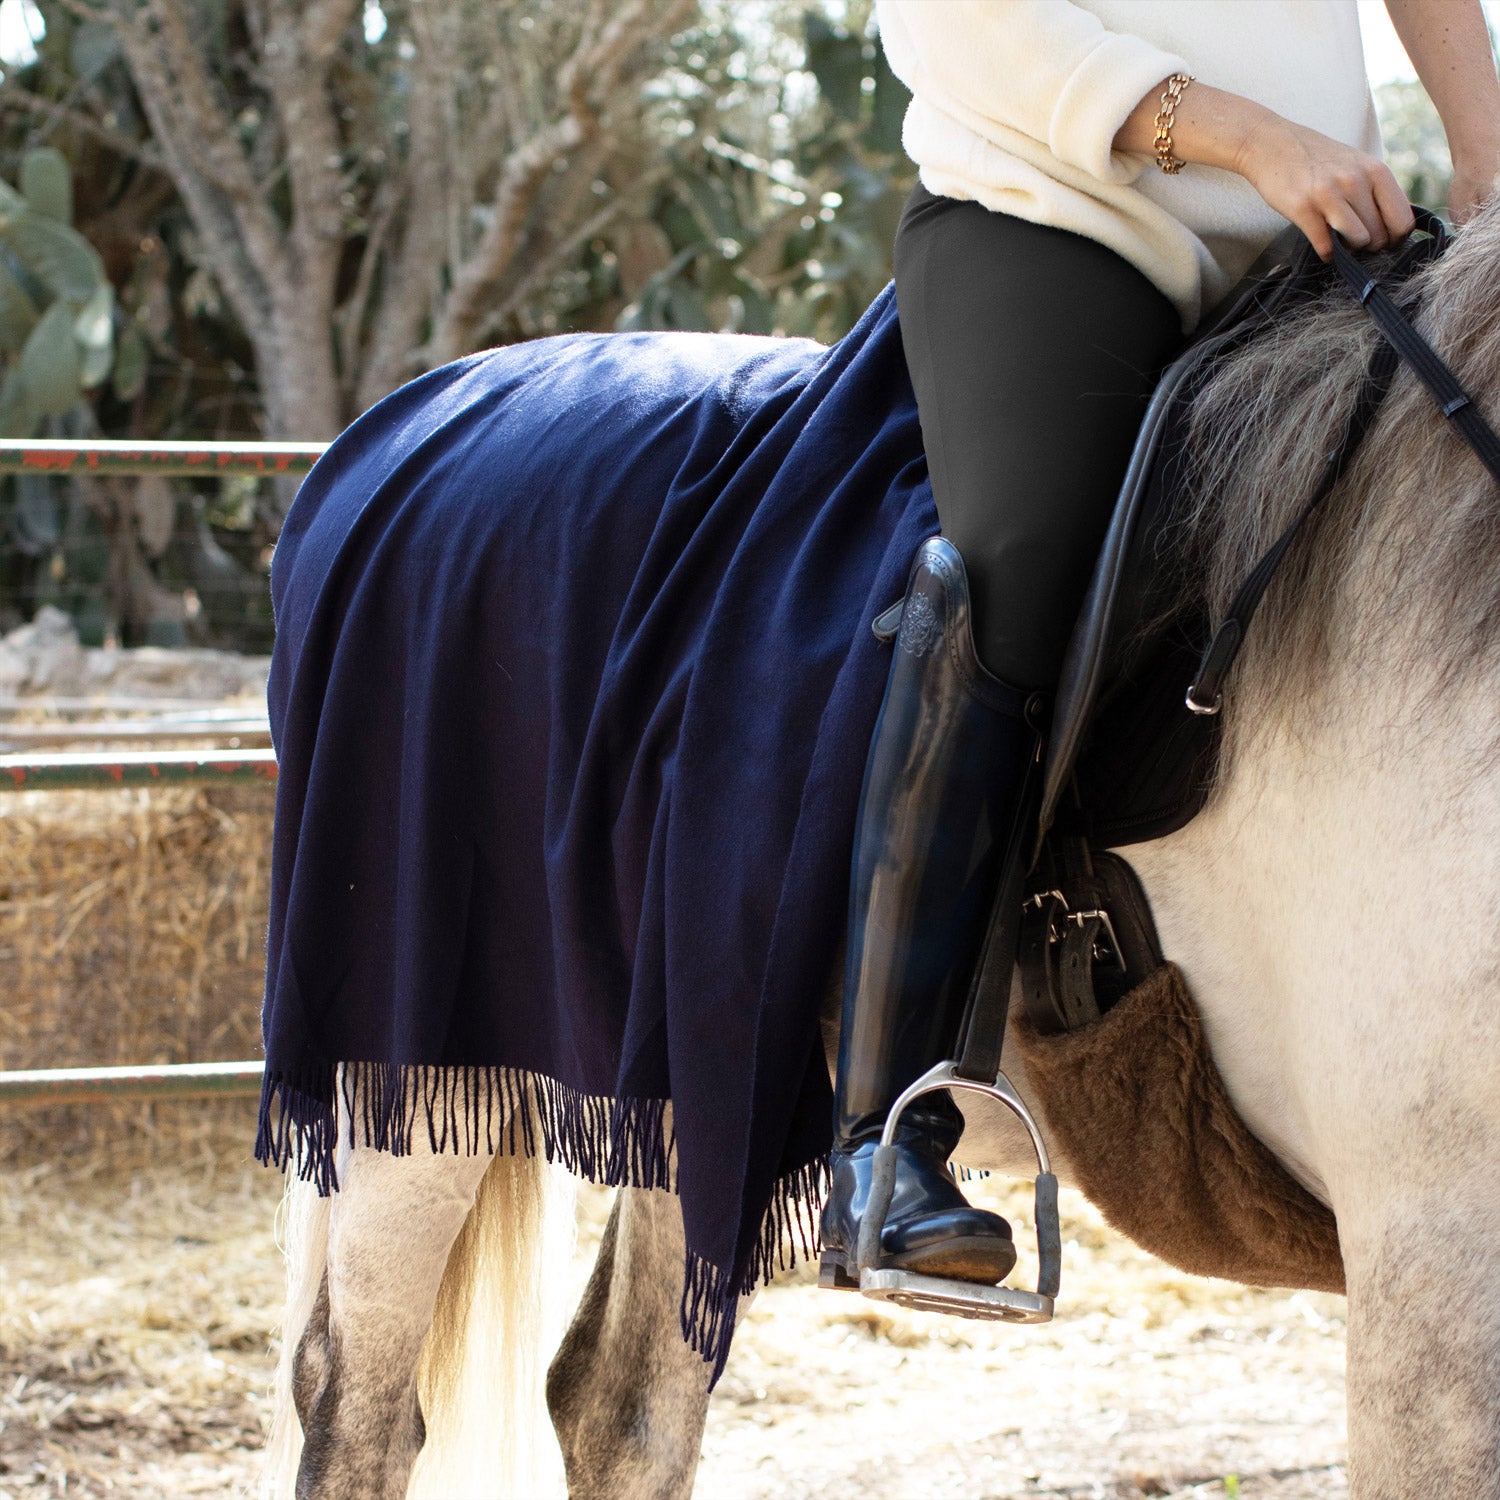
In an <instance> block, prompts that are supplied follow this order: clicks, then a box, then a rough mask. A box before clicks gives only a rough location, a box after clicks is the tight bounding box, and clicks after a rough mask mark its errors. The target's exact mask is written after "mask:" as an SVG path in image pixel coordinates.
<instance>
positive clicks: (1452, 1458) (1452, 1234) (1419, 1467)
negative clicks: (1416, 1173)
mask: <svg viewBox="0 0 1500 1500" xmlns="http://www.w3.org/2000/svg"><path fill="white" fill-rule="evenodd" d="M1430 1165H1436V1164H1435V1163H1434V1164H1430ZM1403 1175H1405V1174H1403ZM1383 1188H1384V1192H1385V1194H1386V1201H1385V1202H1383V1203H1380V1204H1378V1205H1374V1206H1372V1207H1371V1209H1370V1210H1369V1211H1367V1212H1358V1211H1355V1212H1352V1213H1348V1214H1340V1217H1339V1235H1340V1240H1341V1242H1342V1245H1343V1250H1344V1264H1345V1269H1346V1273H1347V1276H1348V1284H1349V1340H1348V1362H1349V1369H1348V1402H1349V1488H1350V1494H1351V1497H1352V1500H1436V1497H1438V1496H1452V1497H1455V1500H1456V1497H1458V1496H1463V1500H1500V1171H1497V1170H1496V1169H1495V1168H1494V1167H1488V1168H1486V1169H1484V1170H1479V1171H1474V1172H1471V1173H1468V1174H1465V1175H1461V1176H1454V1177H1448V1176H1446V1174H1442V1173H1441V1169H1440V1168H1439V1170H1438V1172H1435V1173H1433V1175H1432V1178H1431V1182H1430V1185H1416V1186H1412V1185H1411V1179H1410V1178H1408V1179H1407V1182H1406V1183H1405V1184H1401V1185H1399V1186H1398V1185H1397V1184H1396V1183H1394V1182H1392V1181H1391V1179H1390V1177H1387V1178H1386V1180H1385V1182H1384V1184H1383Z"/></svg>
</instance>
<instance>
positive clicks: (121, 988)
mask: <svg viewBox="0 0 1500 1500" xmlns="http://www.w3.org/2000/svg"><path fill="white" fill-rule="evenodd" d="M272 803H273V795H272V789H271V787H270V786H268V785H256V786H245V787H216V788H188V787H182V788H143V789H139V790H137V789H134V788H128V789H127V788H121V789H118V790H113V789H111V790H79V791H56V792H19V793H7V794H5V795H4V796H3V797H0V1068H7V1069H9V1068H49V1067H70V1066H110V1065H116V1064H129V1063H140V1064H144V1063H178V1062H212V1061H232V1060H237V1059H248V1058H255V1057H258V1056H259V1055H260V1034H259V1009H260V997H261V989H262V983H263V976H264V969H265V932H266V919H267V881H268V876H269V871H270V848H271V846H270V840H271V812H272ZM253 1121H254V1105H253V1101H249V1100H222V1101H220V1100H215V1101H201V1100H200V1101H194V1100H186V1101H179V1102H170V1103H159V1104H120V1105H108V1106H105V1105H87V1106H83V1105H80V1106H72V1107H66V1108H54V1109H38V1108H36V1107H34V1106H24V1107H14V1108H9V1109H6V1110H4V1111H3V1112H0V1162H6V1163H8V1164H12V1165H20V1164H23V1163H25V1162H29V1161H53V1162H56V1161H58V1160H60V1159H62V1158H64V1157H69V1156H76V1155H78V1154H79V1153H86V1152H98V1153H103V1154H104V1155H106V1156H107V1157H109V1158H110V1159H111V1161H112V1162H114V1163H115V1164H116V1165H119V1166H122V1167H124V1166H129V1165H132V1164H134V1163H137V1162H145V1161H149V1160H153V1159H159V1158H160V1157H161V1156H163V1155H164V1154H166V1155H170V1156H172V1157H173V1158H180V1157H181V1156H183V1155H184V1154H187V1155H195V1154H200V1155H217V1156H219V1157H220V1159H221V1160H222V1159H223V1157H224V1155H225V1154H226V1152H227V1154H228V1156H229V1157H230V1158H231V1159H233V1158H234V1157H235V1156H236V1155H238V1156H240V1157H248V1155H249V1149H250V1144H251V1141H252V1139H253Z"/></svg>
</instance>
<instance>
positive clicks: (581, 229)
mask: <svg viewBox="0 0 1500 1500" xmlns="http://www.w3.org/2000/svg"><path fill="white" fill-rule="evenodd" d="M670 176H671V170H670V169H669V168H668V167H665V166H658V167H653V168H652V169H651V170H650V171H648V172H645V173H643V174H642V175H641V176H640V177H638V178H637V179H636V180H635V181H634V182H632V183H631V184H630V185H629V186H628V187H627V188H625V189H624V190H623V191H621V192H620V193H619V194H618V195H617V196H616V197H615V198H614V199H612V200H611V201H610V202H609V203H607V204H605V206H604V207H603V208H601V209H600V210H599V211H598V212H597V213H596V214H594V215H593V216H592V217H591V218H588V219H586V220H584V222H583V223H582V224H580V225H579V226H578V227H577V228H576V229H575V230H574V231H573V232H572V233H571V234H569V235H567V236H566V237H564V238H563V239H560V240H559V241H558V242H557V243H556V244H555V245H553V246H551V247H550V248H549V249H548V250H547V251H546V252H544V253H543V254H541V255H539V256H538V257H537V258H536V260H535V261H533V262H532V263H531V264H529V265H528V266H527V269H526V273H525V275H523V276H521V277H519V278H518V279H517V280H516V282H515V284H514V285H513V286H512V287H511V288H510V289H509V290H508V291H507V292H506V294H505V295H504V297H503V298H502V299H501V301H500V302H499V303H497V304H496V306H495V309H494V311H493V312H492V313H491V314H490V315H489V317H487V318H486V319H485V321H484V323H483V325H482V326H481V328H480V334H481V337H482V338H485V339H488V338H490V337H491V336H493V335H494V334H495V333H496V332H498V331H499V329H501V328H502V327H503V326H504V325H505V323H506V322H507V321H508V320H509V319H510V318H511V317H513V316H515V314H516V313H517V312H519V311H520V309H521V308H522V306H524V304H525V303H526V302H527V300H528V299H529V298H531V297H533V296H535V295H536V294H537V292H538V291H540V290H541V288H542V287H543V286H544V285H545V284H546V283H547V282H548V281H549V280H551V278H552V277H553V276H555V275H556V274H557V273H558V272H559V271H560V270H562V268H563V267H564V266H565V265H567V264H568V263H569V262H570V261H572V259H573V258H574V256H576V255H577V254H578V252H579V251H580V250H581V249H582V248H583V247H584V246H585V245H586V244H588V242H589V241H590V240H591V239H593V238H594V236H595V235H597V234H602V233H603V232H604V231H605V230H606V229H608V228H609V226H610V225H611V224H613V223H614V222H615V221H616V220H617V219H619V218H620V217H622V216H623V215H624V214H625V213H626V212H627V211H634V210H636V209H638V208H639V207H640V206H641V202H642V200H643V199H645V198H647V197H649V195H650V194H651V193H652V192H653V191H654V190H655V189H656V187H657V186H658V185H659V184H660V183H662V182H665V181H666V179H667V178H668V177H670Z"/></svg>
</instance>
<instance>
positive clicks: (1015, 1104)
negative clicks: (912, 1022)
mask: <svg viewBox="0 0 1500 1500" xmlns="http://www.w3.org/2000/svg"><path fill="white" fill-rule="evenodd" d="M938 1089H971V1090H972V1091H973V1092H975V1093H977V1094H985V1095H987V1096H988V1097H989V1098H991V1099H998V1100H999V1101H1000V1102H1001V1103H1002V1104H1003V1105H1005V1106H1006V1108H1007V1109H1009V1110H1010V1111H1011V1112H1012V1113H1013V1114H1015V1115H1016V1116H1017V1117H1018V1118H1019V1119H1020V1121H1021V1123H1022V1124H1023V1125H1024V1126H1025V1127H1026V1132H1027V1134H1028V1135H1029V1136H1030V1137H1031V1145H1032V1148H1033V1149H1034V1150H1035V1152H1036V1160H1037V1167H1038V1171H1037V1177H1036V1243H1037V1260H1038V1267H1037V1286H1036V1291H1034V1292H1028V1291H1026V1290H1024V1289H1023V1288H1021V1287H1010V1286H983V1285H981V1284H979V1283H977V1282H973V1281H955V1280H952V1279H951V1278H949V1277H946V1276H922V1275H919V1274H918V1273H917V1272H915V1271H897V1270H882V1269H880V1268H879V1266H878V1264H877V1262H878V1261H879V1259H880V1236H881V1233H882V1231H883V1230H884V1229H885V1216H886V1214H887V1212H888V1211H889V1209H890V1206H891V1195H892V1193H894V1191H895V1188H896V1146H895V1141H896V1127H897V1125H898V1124H899V1123H900V1120H901V1115H902V1113H903V1112H904V1111H905V1109H906V1107H907V1105H909V1104H910V1103H911V1102H912V1101H913V1100H914V1099H919V1098H920V1097H921V1096H922V1095H923V1094H930V1093H933V1092H934V1091H936V1090H938ZM855 1254H856V1261H857V1264H858V1267H859V1289H860V1291H861V1292H863V1293H864V1295H865V1296H866V1297H870V1298H872V1299H873V1300H874V1301H876V1302H894V1303H896V1304H897V1305H898V1306H901V1307H910V1308H915V1309H916V1310H917V1311H919V1312H941V1313H951V1314H953V1315H955V1316H957V1317H960V1318H987V1319H992V1320H998V1321H1000V1322H1003V1323H1047V1322H1050V1321H1051V1319H1052V1313H1053V1308H1054V1306H1055V1304H1056V1299H1057V1291H1058V1286H1059V1283H1060V1281H1061V1279H1062V1227H1061V1225H1060V1224H1059V1222H1058V1216H1057V1178H1056V1177H1055V1176H1054V1175H1053V1172H1052V1162H1051V1159H1050V1158H1049V1157H1048V1155H1047V1143H1046V1142H1045V1141H1044V1140H1043V1139H1042V1133H1041V1131H1040V1129H1038V1127H1037V1123H1036V1121H1035V1120H1034V1119H1033V1118H1032V1115H1031V1111H1030V1110H1029V1109H1027V1108H1026V1105H1025V1104H1024V1103H1023V1102H1022V1099H1021V1096H1020V1095H1019V1094H1018V1093H1017V1092H1016V1091H1015V1088H1014V1086H1013V1085H1012V1084H1011V1081H1010V1079H1008V1078H1007V1077H1006V1076H1005V1074H1004V1073H1003V1072H997V1073H996V1074H995V1081H994V1082H993V1083H980V1082H977V1081H976V1080H974V1079H971V1078H964V1077H962V1076H961V1075H960V1074H959V1073H958V1072H957V1071H956V1070H955V1065H954V1063H952V1062H940V1063H938V1064H937V1066H936V1067H933V1068H929V1069H928V1070H927V1072H925V1073H924V1074H922V1076H921V1077H920V1078H918V1079H916V1080H915V1082H913V1083H912V1084H910V1085H909V1086H908V1087H907V1088H906V1089H905V1090H904V1091H903V1092H902V1094H901V1095H900V1096H899V1097H898V1098H897V1100H896V1102H895V1103H894V1104H893V1105H892V1106H891V1111H890V1113H889V1114H888V1115H887V1116H886V1120H885V1128H884V1129H883V1130H882V1131H881V1132H880V1146H879V1149H878V1150H877V1151H876V1152H875V1157H874V1161H873V1162H872V1164H871V1175H870V1196H869V1199H868V1201H867V1202H866V1204H865V1210H864V1213H863V1214H862V1215H861V1216H860V1221H859V1245H858V1249H857V1250H856V1252H855Z"/></svg>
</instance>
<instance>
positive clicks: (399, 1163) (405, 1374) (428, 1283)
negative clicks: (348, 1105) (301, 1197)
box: [292, 1132, 490, 1500]
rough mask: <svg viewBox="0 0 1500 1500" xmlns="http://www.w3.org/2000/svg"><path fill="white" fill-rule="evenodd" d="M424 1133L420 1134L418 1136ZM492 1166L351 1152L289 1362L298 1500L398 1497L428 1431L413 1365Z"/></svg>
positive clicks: (485, 1160) (345, 1154) (472, 1159)
mask: <svg viewBox="0 0 1500 1500" xmlns="http://www.w3.org/2000/svg"><path fill="white" fill-rule="evenodd" d="M419 1134H420V1132H419ZM489 1164H490V1158H489V1157H488V1156H486V1155H475V1156H434V1155H432V1154H430V1153H428V1152H426V1151H425V1150H424V1151H421V1152H420V1154H417V1153H414V1154H412V1155H410V1156H391V1155H389V1154H388V1153H385V1152H380V1151H374V1150H369V1149H365V1148H357V1149H350V1148H348V1147H346V1148H345V1149H344V1150H343V1151H342V1152H341V1155H340V1159H339V1163H338V1176H339V1184H340V1186H339V1190H338V1192H337V1193H336V1194H335V1195H334V1197H333V1201H332V1205H331V1209H330V1218H329V1228H328V1258H327V1265H326V1270H325V1272H324V1277H323V1284H322V1287H321V1288H320V1290H319V1292H318V1299H317V1302H316V1304H315V1305H314V1307H313V1312H312V1316H311V1318H310V1319H309V1320H308V1324H307V1327H306V1329H305V1330H304V1332H303V1334H302V1337H301V1340H300V1342H299V1343H298V1346H297V1354H296V1359H295V1363H294V1366H293V1375H292V1396H293V1400H294V1401H295V1403H296V1409H297V1416H298V1418H299V1419H300V1420H301V1423H302V1432H303V1448H302V1461H301V1466H300V1468H299V1469H298V1471H297V1488H296V1494H297V1500H400V1497H402V1496H404V1495H405V1494H406V1490H407V1481H408V1479H409V1478H410V1475H411V1470H412V1465H413V1464H414V1463H415V1461H416V1457H417V1453H418V1451H419V1450H420V1449H421V1447H422V1443H423V1439H424V1436H425V1429H424V1426H423V1421H422V1413H421V1409H420V1407H419V1404H418V1401H417V1365H418V1360H419V1358H420V1355H421V1352H422V1342H423V1340H424V1339H425V1338H426V1336H427V1330H428V1328H429V1327H430V1325H431V1323H432V1316H433V1309H434V1307H435V1306H436V1303H437V1296H438V1288H439V1286H440V1285H441V1283H442V1279H443V1271H444V1268H445V1266H446V1265H447V1261H448V1252H449V1250H450V1249H451V1247H452V1245H453V1242H454V1241H455V1239H457V1237H458V1233H459V1230H460V1229H461V1228H462V1227H463V1223H464V1219H465V1218H466V1216H467V1215H468V1212H469V1208H470V1206H471V1205H472V1203H473V1202H474V1195H475V1191H476V1189H477V1188H478V1186H479V1181H480V1179H481V1178H482V1177H483V1176H484V1173H485V1170H486V1168H487V1167H488V1166H489Z"/></svg>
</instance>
